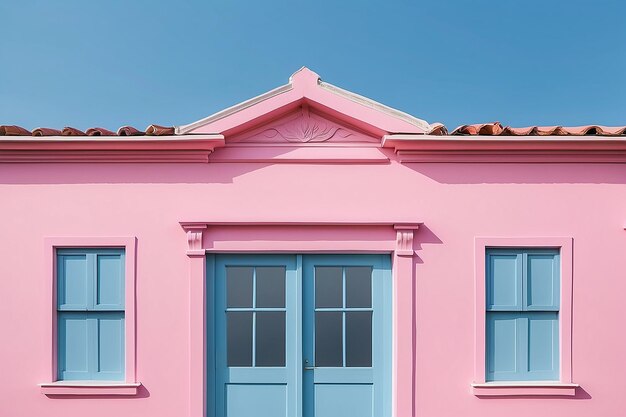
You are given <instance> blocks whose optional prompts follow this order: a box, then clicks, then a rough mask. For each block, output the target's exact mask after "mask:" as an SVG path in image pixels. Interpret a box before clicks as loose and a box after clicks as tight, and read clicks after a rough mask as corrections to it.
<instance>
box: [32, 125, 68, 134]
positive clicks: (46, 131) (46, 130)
mask: <svg viewBox="0 0 626 417" xmlns="http://www.w3.org/2000/svg"><path fill="white" fill-rule="evenodd" d="M61 134H62V132H61V131H60V130H58V129H51V128H49V127H38V128H37V129H35V130H33V136H61Z"/></svg>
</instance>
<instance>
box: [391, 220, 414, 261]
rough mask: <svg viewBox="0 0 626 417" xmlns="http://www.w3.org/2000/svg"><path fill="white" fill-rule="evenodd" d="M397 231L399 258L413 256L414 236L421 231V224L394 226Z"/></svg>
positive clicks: (397, 253)
mask: <svg viewBox="0 0 626 417" xmlns="http://www.w3.org/2000/svg"><path fill="white" fill-rule="evenodd" d="M393 228H394V229H395V230H396V250H395V253H396V255H398V256H413V255H414V254H415V251H414V250H413V235H414V234H415V232H416V231H417V229H419V224H394V225H393Z"/></svg>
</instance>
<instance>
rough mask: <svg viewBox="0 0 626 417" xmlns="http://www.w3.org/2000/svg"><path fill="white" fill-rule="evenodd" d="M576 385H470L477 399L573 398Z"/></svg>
mask: <svg viewBox="0 0 626 417" xmlns="http://www.w3.org/2000/svg"><path fill="white" fill-rule="evenodd" d="M578 387H579V385H578V384H573V383H565V382H550V381H525V382H515V381H502V382H482V383H473V384H472V394H474V395H476V396H478V397H497V396H533V397H534V396H559V397H573V396H575V395H576V388H578Z"/></svg>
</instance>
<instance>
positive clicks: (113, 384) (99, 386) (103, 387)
mask: <svg viewBox="0 0 626 417" xmlns="http://www.w3.org/2000/svg"><path fill="white" fill-rule="evenodd" d="M140 386H141V382H117V381H56V382H45V383H42V384H39V387H40V389H41V393H42V394H45V395H137V392H138V391H139V387H140Z"/></svg>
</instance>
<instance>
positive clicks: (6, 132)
mask: <svg viewBox="0 0 626 417" xmlns="http://www.w3.org/2000/svg"><path fill="white" fill-rule="evenodd" d="M175 134H176V131H175V128H174V127H171V126H169V127H168V126H160V125H154V124H153V125H150V126H148V127H147V128H146V130H145V132H143V131H141V130H139V129H135V128H134V127H132V126H122V127H120V128H119V129H118V130H117V132H113V131H111V130H108V129H105V128H102V127H92V128H89V129H87V131H86V132H83V131H82V130H79V129H76V128H74V127H70V126H66V127H64V128H63V130H62V131H61V130H58V129H52V128H48V127H39V128H37V129H34V130H33V131H32V133H31V132H30V131H29V130H27V129H24V128H23V127H20V126H15V125H0V136H31V135H32V136H57V135H63V136H142V135H149V136H171V135H175ZM427 134H429V135H433V136H447V135H466V136H478V135H480V136H567V135H573V136H592V135H595V136H626V126H601V125H585V126H569V127H568V126H527V127H511V126H502V124H501V123H500V122H493V123H481V124H471V125H461V126H459V127H457V128H456V129H454V130H453V131H452V132H448V129H447V128H446V126H444V125H443V124H441V123H433V124H431V125H430V130H429V131H428V132H427Z"/></svg>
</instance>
